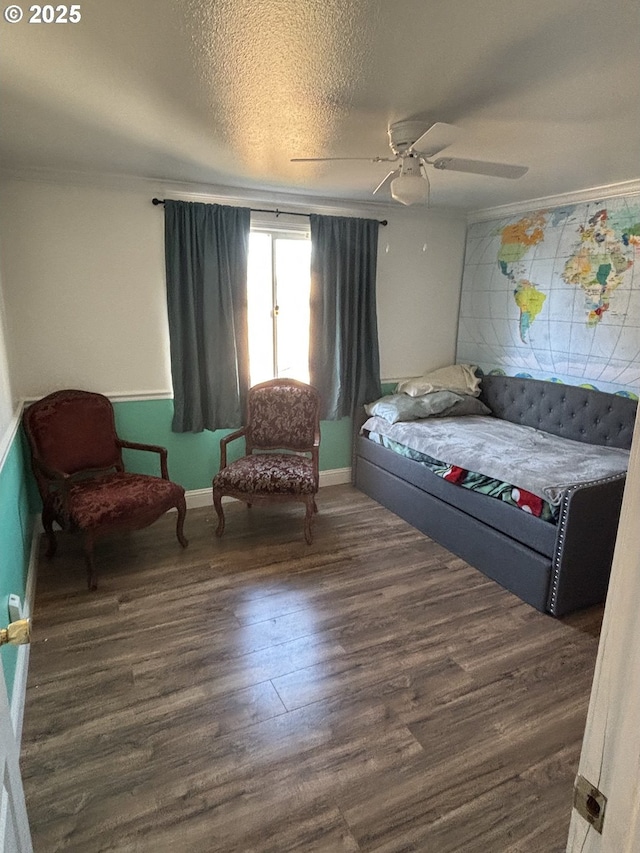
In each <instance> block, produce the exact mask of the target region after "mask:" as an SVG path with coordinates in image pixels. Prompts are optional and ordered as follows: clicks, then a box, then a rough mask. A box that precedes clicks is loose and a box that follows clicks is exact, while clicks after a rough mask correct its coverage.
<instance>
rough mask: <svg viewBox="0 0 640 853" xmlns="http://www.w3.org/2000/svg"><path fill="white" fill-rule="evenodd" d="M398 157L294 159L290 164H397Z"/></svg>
mask: <svg viewBox="0 0 640 853" xmlns="http://www.w3.org/2000/svg"><path fill="white" fill-rule="evenodd" d="M397 159H398V158H397V157H292V158H291V159H290V160H289V162H290V163H332V162H334V161H335V160H361V161H363V162H367V163H395V161H396V160H397Z"/></svg>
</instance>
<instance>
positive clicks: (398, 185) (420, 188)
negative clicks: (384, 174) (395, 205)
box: [391, 174, 429, 206]
mask: <svg viewBox="0 0 640 853" xmlns="http://www.w3.org/2000/svg"><path fill="white" fill-rule="evenodd" d="M391 197H392V198H394V199H395V200H396V201H399V202H400V204H406V205H407V206H409V205H411V204H420V203H424V202H428V201H429V181H428V180H427V177H426V175H425V176H423V175H416V174H413V175H398V177H397V178H394V179H393V180H392V181H391Z"/></svg>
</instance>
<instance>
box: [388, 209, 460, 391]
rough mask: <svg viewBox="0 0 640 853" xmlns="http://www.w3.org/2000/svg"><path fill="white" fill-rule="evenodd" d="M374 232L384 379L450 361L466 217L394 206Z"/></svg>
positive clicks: (399, 377)
mask: <svg viewBox="0 0 640 853" xmlns="http://www.w3.org/2000/svg"><path fill="white" fill-rule="evenodd" d="M388 218H389V224H388V225H387V227H386V228H381V229H380V232H379V252H378V282H377V284H378V288H377V292H378V330H379V337H380V372H381V374H382V378H383V379H405V378H408V377H411V376H420V375H421V374H422V373H425V372H426V371H427V370H433V369H434V368H436V367H444V366H445V365H447V364H453V363H454V361H455V354H456V338H457V332H458V308H459V304H460V286H461V282H462V270H463V266H464V246H465V235H466V221H465V219H463V218H460V217H455V216H453V215H448V214H446V213H439V212H437V211H424V212H423V211H420V210H418V209H416V208H410V209H408V208H393V210H392V212H391V213H390V215H389V217H388Z"/></svg>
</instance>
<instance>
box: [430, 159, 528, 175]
mask: <svg viewBox="0 0 640 853" xmlns="http://www.w3.org/2000/svg"><path fill="white" fill-rule="evenodd" d="M431 165H432V166H433V167H434V169H442V170H444V171H449V172H470V173H471V174H472V175H488V176H489V177H491V178H521V177H522V176H523V175H525V174H526V173H527V172H528V171H529V167H528V166H511V165H509V164H508V163H488V162H487V161H485V160H463V159H462V158H460V157H438V159H437V160H434V162H433V163H431Z"/></svg>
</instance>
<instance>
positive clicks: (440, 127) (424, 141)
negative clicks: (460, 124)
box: [411, 121, 460, 157]
mask: <svg viewBox="0 0 640 853" xmlns="http://www.w3.org/2000/svg"><path fill="white" fill-rule="evenodd" d="M459 135H460V131H459V130H458V128H457V127H454V125H452V124H445V122H443V121H437V122H436V123H435V124H433V125H431V127H430V128H429V130H427V131H426V132H425V133H423V134H422V136H420V137H418V139H416V141H415V142H414V143H413V145H412V146H411V150H412V151H415V152H416V153H417V154H421V155H422V156H423V157H433V155H434V154H437V153H438V152H439V151H442V150H443V149H444V148H447V147H448V146H449V145H451V143H452V142H455V141H456V139H457V138H458V136H459Z"/></svg>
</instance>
